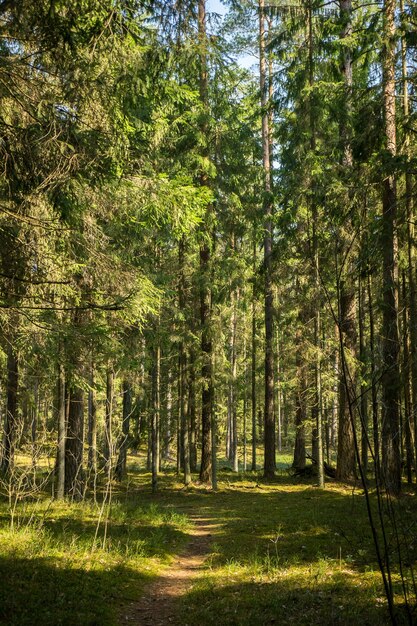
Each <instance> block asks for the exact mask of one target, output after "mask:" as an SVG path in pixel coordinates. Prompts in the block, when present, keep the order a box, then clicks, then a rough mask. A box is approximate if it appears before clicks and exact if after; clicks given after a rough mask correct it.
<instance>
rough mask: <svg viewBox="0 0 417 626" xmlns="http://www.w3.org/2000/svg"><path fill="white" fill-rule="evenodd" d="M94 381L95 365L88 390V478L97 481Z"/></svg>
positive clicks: (91, 372)
mask: <svg viewBox="0 0 417 626" xmlns="http://www.w3.org/2000/svg"><path fill="white" fill-rule="evenodd" d="M94 387H95V381H94V365H93V363H91V367H90V389H89V390H88V437H87V441H88V460H87V468H88V476H89V480H91V479H93V481H95V478H96V475H97V404H96V393H95V388H94Z"/></svg>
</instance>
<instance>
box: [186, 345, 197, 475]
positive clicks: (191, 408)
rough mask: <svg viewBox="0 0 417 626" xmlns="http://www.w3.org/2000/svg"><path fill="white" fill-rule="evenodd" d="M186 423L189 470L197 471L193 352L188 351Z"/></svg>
mask: <svg viewBox="0 0 417 626" xmlns="http://www.w3.org/2000/svg"><path fill="white" fill-rule="evenodd" d="M188 393H189V398H188V413H189V415H188V423H189V425H190V470H191V471H192V472H196V471H197V415H196V406H195V401H196V397H195V354H194V352H193V351H191V353H190V363H189V376H188Z"/></svg>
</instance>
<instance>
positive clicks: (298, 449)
mask: <svg viewBox="0 0 417 626" xmlns="http://www.w3.org/2000/svg"><path fill="white" fill-rule="evenodd" d="M304 325H305V320H304V315H303V313H302V312H300V315H299V327H298V329H297V332H296V337H295V344H296V348H295V349H296V353H295V367H296V372H297V373H296V377H297V390H296V401H295V405H296V408H295V445H294V460H293V464H292V465H293V467H294V468H295V469H304V468H305V466H306V440H305V421H306V419H307V407H306V395H307V380H306V367H305V360H304V354H303V343H302V328H303V327H304Z"/></svg>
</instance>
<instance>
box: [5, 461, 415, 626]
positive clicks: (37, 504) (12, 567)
mask: <svg viewBox="0 0 417 626" xmlns="http://www.w3.org/2000/svg"><path fill="white" fill-rule="evenodd" d="M137 463H138V460H137V458H135V459H130V468H131V472H130V475H129V481H128V482H127V483H125V485H123V486H122V487H116V486H114V489H115V493H114V496H113V502H112V505H111V507H110V508H105V509H104V510H102V511H101V509H100V505H99V504H94V503H93V502H84V503H78V504H70V503H54V502H50V501H49V500H48V499H47V498H46V497H44V498H40V499H38V500H36V501H31V502H23V503H20V504H19V505H18V506H17V509H16V515H15V519H14V527H13V528H11V526H10V515H9V511H8V503H7V502H3V503H2V504H1V506H0V580H1V581H2V584H1V585H0V623H2V624H8V625H9V624H10V625H11V626H12V625H25V624H27V625H29V624H35V623H36V624H40V625H43V624H44V625H49V624H50V625H55V624H57V625H58V624H68V625H70V624H71V625H80V626H81V625H82V626H84V625H86V626H88V625H91V626H93V625H95V624H97V625H104V626H106V625H109V626H110V625H115V624H117V623H118V616H120V614H121V612H122V610H123V606H125V605H126V604H128V603H129V602H130V601H132V600H135V599H138V598H139V597H140V595H141V594H142V593H143V590H144V586H145V585H146V583H147V582H149V581H151V580H153V579H154V578H155V577H157V576H158V575H159V574H160V573H161V572H162V571H163V569H164V568H165V567H167V566H168V565H169V563H170V562H171V561H172V558H173V556H174V555H175V554H177V553H178V552H179V551H181V549H182V548H183V546H184V544H185V542H186V541H187V538H188V532H189V529H190V523H189V521H188V518H189V517H190V516H191V515H200V516H202V517H205V518H209V519H211V520H212V522H213V530H212V544H211V549H210V553H209V555H208V558H207V561H206V565H205V568H204V570H203V571H202V572H201V574H200V575H199V576H198V578H197V580H196V581H195V584H194V585H193V587H192V588H191V589H190V591H189V593H188V594H187V595H186V596H185V597H184V598H183V599H182V601H181V605H180V615H179V620H178V623H180V624H183V625H189V626H194V625H195V626H197V625H199V626H200V625H204V626H205V625H210V624H216V625H217V626H219V625H220V624H221V625H222V626H228V625H232V624H236V625H240V624H242V625H243V626H244V625H246V624H247V625H248V626H249V624H251V625H257V624H274V623H277V624H297V625H300V626H301V625H305V626H309V625H315V624H317V625H319V624H320V625H329V626H330V625H333V624H346V625H348V624H349V625H351V624H360V625H365V624H369V625H373V624H375V625H379V624H385V623H389V619H388V612H387V606H386V601H385V598H384V593H383V588H382V584H381V577H380V574H379V571H378V567H377V563H376V559H375V554H374V548H373V544H372V537H371V533H370V530H369V525H368V521H367V515H366V507H365V499H364V495H363V492H362V490H361V489H360V488H359V487H356V488H354V487H352V486H343V485H337V484H335V483H331V484H328V485H327V486H326V489H325V490H320V489H318V488H317V487H315V486H313V484H312V483H311V482H309V481H308V480H307V481H306V480H304V481H296V480H293V479H291V478H290V477H289V476H288V474H287V473H286V471H285V467H286V465H287V464H288V459H287V457H286V456H284V455H283V456H282V457H281V459H280V466H279V467H280V471H279V473H278V474H279V475H278V477H277V479H276V480H275V481H272V482H269V483H267V484H265V483H263V482H262V481H261V480H260V477H259V475H258V474H256V473H252V472H247V473H246V474H245V475H239V476H236V475H235V474H233V473H232V472H230V471H229V470H227V466H226V467H224V468H223V469H220V470H219V489H218V491H217V492H216V493H213V492H212V491H211V490H209V489H207V488H206V487H204V486H201V485H198V484H195V485H192V486H190V487H188V488H184V487H183V485H182V484H181V483H180V482H179V481H178V479H177V477H176V476H175V474H174V473H173V472H172V471H170V470H166V471H164V472H163V474H162V475H161V477H160V481H159V487H160V488H159V492H158V493H157V494H155V495H152V494H151V492H150V476H149V474H147V473H144V472H143V471H142V472H141V471H140V470H139V469H138V465H137ZM414 500H415V498H414V497H413V494H411V493H409V494H406V495H405V496H403V498H401V500H400V501H399V502H398V503H397V504H396V506H398V507H400V508H401V520H402V522H401V525H400V529H399V531H400V534H401V538H402V542H403V544H404V545H405V543H406V544H407V545H406V546H405V547H407V550H406V552H407V558H408V559H409V562H410V563H412V564H413V563H414V562H415V560H416V556H417V541H414V539H415V520H416V519H417V515H416V513H417V505H416V504H415V502H414ZM373 508H374V510H375V502H373ZM403 530H404V533H403ZM405 531H406V532H405ZM414 544H416V546H414ZM391 548H393V546H392V545H391ZM392 554H393V558H394V560H395V557H394V550H392ZM393 579H394V586H395V591H396V594H397V601H398V604H399V605H401V594H400V587H399V577H398V571H394V575H393ZM399 623H401V617H400V618H399Z"/></svg>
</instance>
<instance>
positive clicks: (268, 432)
mask: <svg viewBox="0 0 417 626" xmlns="http://www.w3.org/2000/svg"><path fill="white" fill-rule="evenodd" d="M258 6H259V82H260V91H261V106H262V162H263V176H264V187H263V192H264V193H263V211H264V225H265V227H264V230H265V234H264V321H265V410H264V477H265V478H273V477H274V476H275V469H276V463H275V419H274V295H273V290H272V276H271V274H272V265H271V255H272V239H273V226H272V189H271V163H270V131H269V115H268V110H267V107H268V100H269V98H268V93H269V90H268V84H267V60H266V38H265V2H264V0H259V5H258Z"/></svg>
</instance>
